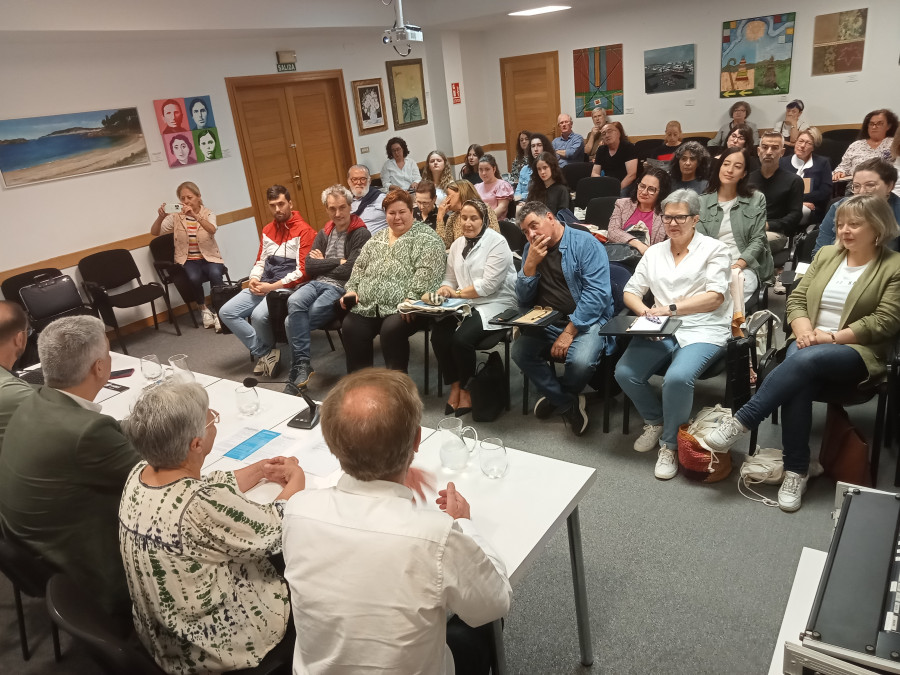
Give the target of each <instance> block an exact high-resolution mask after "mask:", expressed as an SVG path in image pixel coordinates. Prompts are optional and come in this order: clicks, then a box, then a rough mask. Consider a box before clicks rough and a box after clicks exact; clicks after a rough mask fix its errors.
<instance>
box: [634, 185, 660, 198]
mask: <svg viewBox="0 0 900 675" xmlns="http://www.w3.org/2000/svg"><path fill="white" fill-rule="evenodd" d="M637 189H638V190H643V191H644V192H646V193H647V194H648V195H655V194H656V193H657V192H659V188H655V187H653V186H651V185H644V184H643V183H639V184H638V187H637Z"/></svg>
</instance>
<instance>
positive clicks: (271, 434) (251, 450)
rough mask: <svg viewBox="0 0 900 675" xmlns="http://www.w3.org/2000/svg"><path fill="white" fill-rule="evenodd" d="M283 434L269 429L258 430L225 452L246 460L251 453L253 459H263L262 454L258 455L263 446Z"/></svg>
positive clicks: (230, 455) (227, 455) (232, 456)
mask: <svg viewBox="0 0 900 675" xmlns="http://www.w3.org/2000/svg"><path fill="white" fill-rule="evenodd" d="M280 435H281V434H280V433H278V432H277V431H270V430H269V429H263V430H262V431H257V432H256V433H255V434H253V435H252V436H251V437H250V438H248V439H247V440H246V441H241V442H240V443H238V444H237V445H236V446H234V447H233V448H232V449H231V450H229V451H228V452H226V453H225V456H226V457H230V458H231V459H238V460H241V461H243V460H245V459H247V458H248V457H249V456H250V455H254V457H253V461H254V462H255V461H257V460H258V459H263V457H262V456H260V455H258V454H257V452H258V451H259V450H260V449H261V448H263V447H264V446H265V445H267V444H269V443H271V442H272V441H273V440H275V439H276V438H278V437H279V436H280Z"/></svg>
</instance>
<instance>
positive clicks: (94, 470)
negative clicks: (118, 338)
mask: <svg viewBox="0 0 900 675" xmlns="http://www.w3.org/2000/svg"><path fill="white" fill-rule="evenodd" d="M38 353H39V354H40V358H41V367H42V369H43V374H44V381H45V382H46V384H44V385H43V386H41V387H40V388H39V389H38V390H37V393H35V394H34V395H33V396H30V397H28V398H26V399H25V400H24V401H22V403H21V404H20V405H19V407H18V408H17V409H16V412H15V413H14V414H13V416H12V419H11V420H10V421H9V426H8V427H7V429H6V436H5V438H4V439H3V449H2V452H0V521H2V525H3V528H4V529H5V530H6V531H7V532H9V533H10V534H11V535H12V536H13V537H15V538H16V539H17V540H18V541H20V542H21V543H22V544H23V545H25V546H26V547H28V548H29V549H31V550H33V551H34V552H35V553H36V554H38V555H40V556H41V557H43V558H45V559H46V560H47V562H49V563H50V564H52V565H54V566H55V567H56V568H57V569H59V570H61V571H62V572H65V573H66V574H68V575H70V576H71V577H72V578H73V579H75V580H77V581H78V583H79V584H81V585H82V587H83V588H85V590H87V591H88V592H89V593H90V594H91V595H93V596H94V597H96V598H97V599H98V601H99V603H100V604H101V606H102V607H103V609H104V610H105V611H106V612H108V613H110V614H113V615H115V616H116V617H118V618H119V619H120V620H121V621H123V622H125V625H127V622H128V621H129V619H130V616H131V601H130V599H129V597H128V589H127V587H126V584H125V573H124V571H123V569H122V559H121V557H120V556H119V555H118V531H117V525H116V513H117V510H118V505H119V497H120V495H121V494H122V487H123V486H124V485H125V479H126V477H127V476H128V473H129V471H131V469H132V468H133V467H134V465H135V464H137V462H138V456H137V454H135V451H134V449H133V448H132V446H131V444H130V443H129V442H128V440H127V439H126V438H125V436H124V435H123V434H122V430H121V429H120V427H119V423H118V422H116V421H115V420H114V419H113V418H112V417H109V416H108V415H103V414H101V412H100V405H99V404H97V403H94V402H93V401H94V398H95V397H96V396H97V393H98V392H99V391H100V390H101V389H102V388H103V385H105V384H106V383H107V381H108V380H109V374H110V369H111V358H110V354H109V341H108V340H107V339H106V327H105V326H104V325H103V322H102V321H101V320H100V319H97V318H94V317H91V316H74V317H67V318H63V319H58V320H57V321H54V322H53V323H51V324H50V325H49V326H47V327H46V328H45V329H44V330H43V331H42V332H41V334H40V336H39V337H38Z"/></svg>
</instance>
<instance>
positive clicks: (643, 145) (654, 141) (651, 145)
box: [634, 138, 665, 162]
mask: <svg viewBox="0 0 900 675" xmlns="http://www.w3.org/2000/svg"><path fill="white" fill-rule="evenodd" d="M663 143H665V140H663V139H662V138H644V139H642V140H640V141H635V143H634V149H635V150H637V156H638V160H639V162H640V161H643V160H645V159H649V158H650V153H651V152H653V151H654V150H656V148H658V147H659V146H661V145H662V144H663Z"/></svg>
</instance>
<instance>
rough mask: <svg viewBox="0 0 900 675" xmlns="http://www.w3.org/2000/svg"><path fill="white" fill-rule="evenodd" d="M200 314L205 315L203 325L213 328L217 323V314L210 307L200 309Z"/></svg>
mask: <svg viewBox="0 0 900 675" xmlns="http://www.w3.org/2000/svg"><path fill="white" fill-rule="evenodd" d="M200 315H201V316H202V317H203V327H204V328H212V327H213V326H215V325H216V318H217V317H216V315H215V314H213V313H212V312H211V311H209V307H204V308H203V309H201V310H200Z"/></svg>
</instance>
